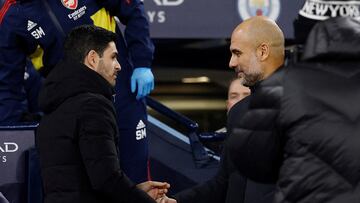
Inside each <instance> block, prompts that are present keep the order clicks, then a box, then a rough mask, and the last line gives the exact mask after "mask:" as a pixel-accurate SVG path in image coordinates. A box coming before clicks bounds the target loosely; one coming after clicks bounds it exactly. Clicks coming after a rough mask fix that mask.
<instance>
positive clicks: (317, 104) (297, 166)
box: [225, 17, 360, 203]
mask: <svg viewBox="0 0 360 203" xmlns="http://www.w3.org/2000/svg"><path fill="white" fill-rule="evenodd" d="M359 28H360V22H359V21H356V20H353V19H350V18H334V19H329V20H327V21H324V22H320V23H318V24H317V25H315V27H314V28H313V30H312V31H311V33H310V34H309V37H308V39H307V43H306V45H305V48H304V54H303V56H302V57H303V61H301V62H300V63H298V64H294V65H292V66H291V67H289V68H282V64H283V61H284V60H283V56H284V38H283V34H282V32H281V30H280V29H279V27H278V26H277V25H276V24H275V22H273V21H272V20H270V19H267V18H264V17H254V18H251V19H249V20H246V21H244V22H243V23H242V24H240V25H239V26H238V27H237V28H236V29H235V30H234V32H233V34H232V37H231V47H230V50H231V52H232V57H231V61H230V67H231V68H233V69H234V70H235V71H236V73H237V75H238V76H239V77H240V78H242V79H243V83H244V84H245V85H248V86H252V89H251V90H252V93H251V95H250V96H249V97H251V98H250V103H249V108H248V110H247V111H246V113H245V115H243V116H242V118H240V121H238V122H237V123H236V125H234V127H233V128H232V129H231V130H230V129H229V132H231V136H230V137H229V139H228V140H227V143H226V145H225V148H226V149H228V154H230V156H231V159H232V161H233V163H234V165H235V167H236V169H237V170H238V171H239V172H240V173H241V174H243V175H245V176H246V177H248V178H249V179H251V180H255V181H258V182H262V183H276V186H277V189H276V191H275V197H274V200H273V202H274V203H322V202H327V203H343V202H351V203H353V202H360V170H359V168H360V161H359V160H360V148H359V146H360V139H359V138H360V137H359V135H360V119H359V118H360V107H359V105H358V104H359V103H360V94H359V92H360V71H359V70H360V58H359V55H360V48H359V47H360V46H359V45H360V33H359ZM344 33H345V34H346V35H345V34H344ZM234 108H236V106H234V107H233V109H234ZM231 111H232V110H231Z"/></svg>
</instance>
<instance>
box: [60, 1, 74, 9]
mask: <svg viewBox="0 0 360 203" xmlns="http://www.w3.org/2000/svg"><path fill="white" fill-rule="evenodd" d="M61 3H62V4H63V5H64V6H65V7H66V8H68V9H71V10H75V9H76V8H77V6H78V0H61Z"/></svg>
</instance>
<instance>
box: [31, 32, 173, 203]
mask: <svg viewBox="0 0 360 203" xmlns="http://www.w3.org/2000/svg"><path fill="white" fill-rule="evenodd" d="M115 41H116V34H115V33H112V32H110V31H107V30H105V29H103V28H99V27H96V26H93V25H86V26H80V27H77V28H75V29H74V30H72V31H71V32H70V34H69V35H68V37H67V38H66V40H65V43H64V55H65V59H64V60H63V61H61V62H60V63H59V64H58V65H57V66H56V67H55V68H54V70H53V71H52V72H51V73H50V75H49V76H48V77H47V79H46V80H45V82H44V88H43V89H42V90H41V92H40V97H39V103H40V106H41V107H42V109H44V113H45V115H44V117H43V119H42V121H41V123H40V125H39V127H38V131H37V134H36V146H37V148H38V151H39V157H40V165H41V175H42V178H43V186H44V198H45V201H44V202H45V203H75V202H77V203H104V202H108V203H115V202H116V203H118V202H124V203H134V202H144V203H145V202H148V203H155V201H154V200H153V199H156V200H157V202H164V203H166V202H169V203H171V202H176V201H175V200H171V199H169V198H167V197H166V196H164V195H165V193H166V192H167V189H168V188H169V187H170V185H169V184H167V183H161V182H154V181H148V182H144V183H141V184H138V185H135V184H134V183H133V182H132V181H130V180H129V178H128V177H127V176H126V175H125V174H124V173H123V172H122V170H121V169H120V164H119V160H118V150H117V140H118V139H119V137H118V128H117V126H116V114H115V108H114V106H113V103H112V100H113V94H114V87H115V83H116V78H117V73H118V71H120V69H121V67H120V64H119V62H118V61H117V55H118V50H117V48H116V45H115ZM146 193H147V194H148V195H147V194H146Z"/></svg>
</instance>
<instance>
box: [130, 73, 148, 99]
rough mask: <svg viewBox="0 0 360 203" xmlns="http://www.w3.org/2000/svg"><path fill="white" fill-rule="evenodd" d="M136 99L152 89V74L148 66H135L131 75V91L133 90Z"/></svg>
mask: <svg viewBox="0 0 360 203" xmlns="http://www.w3.org/2000/svg"><path fill="white" fill-rule="evenodd" d="M136 87H137V95H136V99H140V98H142V97H145V96H147V95H148V94H150V92H151V91H152V90H153V89H154V75H153V74H152V72H151V69H150V68H148V67H139V68H135V70H134V72H133V74H132V76H131V92H133V93H134V92H135V90H136Z"/></svg>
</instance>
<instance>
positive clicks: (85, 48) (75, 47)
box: [64, 25, 116, 63]
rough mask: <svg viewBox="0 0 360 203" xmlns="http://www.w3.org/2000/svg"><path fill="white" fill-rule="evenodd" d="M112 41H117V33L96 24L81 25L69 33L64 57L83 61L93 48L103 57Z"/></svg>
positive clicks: (65, 43)
mask: <svg viewBox="0 0 360 203" xmlns="http://www.w3.org/2000/svg"><path fill="white" fill-rule="evenodd" d="M112 41H113V42H115V41H116V34H115V33H113V32H110V31H108V30H105V29H103V28H101V27H97V26H94V25H81V26H78V27H75V28H74V29H72V30H71V31H70V33H69V34H68V35H67V37H66V39H65V42H64V57H65V59H73V60H76V61H79V62H81V63H83V62H84V59H85V56H86V55H87V54H88V53H89V51H91V50H94V51H96V53H98V54H99V55H100V57H101V56H102V54H103V52H104V50H105V49H106V47H107V46H108V44H109V43H110V42H112Z"/></svg>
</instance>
